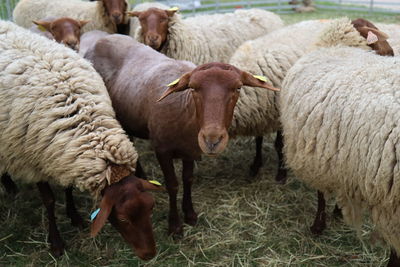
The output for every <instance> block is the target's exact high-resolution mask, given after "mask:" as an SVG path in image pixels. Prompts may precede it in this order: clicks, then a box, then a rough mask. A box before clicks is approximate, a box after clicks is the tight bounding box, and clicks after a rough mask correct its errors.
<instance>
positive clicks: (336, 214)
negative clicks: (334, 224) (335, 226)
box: [333, 204, 343, 219]
mask: <svg viewBox="0 0 400 267" xmlns="http://www.w3.org/2000/svg"><path fill="white" fill-rule="evenodd" d="M333 217H334V218H336V219H341V218H343V214H342V210H341V209H340V208H339V206H338V205H337V204H336V205H335V208H334V210H333Z"/></svg>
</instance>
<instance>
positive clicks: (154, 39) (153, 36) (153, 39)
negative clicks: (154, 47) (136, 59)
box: [149, 35, 158, 43]
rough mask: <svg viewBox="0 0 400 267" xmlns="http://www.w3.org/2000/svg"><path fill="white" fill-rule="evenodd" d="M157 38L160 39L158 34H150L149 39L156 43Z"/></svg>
mask: <svg viewBox="0 0 400 267" xmlns="http://www.w3.org/2000/svg"><path fill="white" fill-rule="evenodd" d="M157 40H158V36H157V35H150V36H149V41H150V42H153V43H155V42H157Z"/></svg>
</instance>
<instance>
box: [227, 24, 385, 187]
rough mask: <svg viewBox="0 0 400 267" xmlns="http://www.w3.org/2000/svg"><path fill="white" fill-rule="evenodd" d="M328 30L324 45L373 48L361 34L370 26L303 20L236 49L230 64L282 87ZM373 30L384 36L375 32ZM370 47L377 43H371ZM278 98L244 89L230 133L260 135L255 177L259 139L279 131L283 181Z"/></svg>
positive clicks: (258, 159)
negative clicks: (295, 64) (295, 66)
mask: <svg viewBox="0 0 400 267" xmlns="http://www.w3.org/2000/svg"><path fill="white" fill-rule="evenodd" d="M331 25H332V26H331ZM325 29H327V33H326V34H325V35H326V36H325V37H324V42H325V43H336V44H339V43H340V42H341V43H342V44H345V45H349V46H357V47H361V48H363V49H367V50H370V49H372V47H370V46H369V45H368V43H367V40H366V38H364V37H363V36H362V35H361V31H363V32H365V30H367V27H365V28H364V27H355V26H354V25H353V24H352V22H351V20H350V19H348V18H341V19H335V20H331V21H329V20H313V21H302V22H300V23H296V24H294V25H288V26H286V27H284V28H282V29H279V30H276V31H274V32H272V33H269V34H267V35H265V36H263V37H260V38H258V39H255V40H251V41H247V42H245V43H244V44H243V45H241V46H240V47H239V48H238V49H237V50H236V52H235V53H234V55H233V56H232V58H231V59H230V61H229V63H230V64H232V65H234V66H237V67H239V68H241V69H243V70H245V71H248V72H251V73H254V74H257V75H265V76H266V77H268V78H269V79H270V81H271V82H272V84H273V85H274V86H276V87H281V85H282V81H283V79H284V78H285V76H286V73H287V71H288V70H289V69H290V68H291V67H292V66H293V64H294V63H295V62H296V61H297V60H298V59H299V58H301V57H302V56H303V55H305V54H307V53H309V52H311V51H313V50H315V49H316V48H317V46H316V45H315V43H316V42H317V41H318V40H319V35H320V34H321V33H322V32H323V31H324V30H325ZM328 30H329V31H328ZM371 31H373V32H375V33H376V34H378V35H382V33H378V32H377V31H376V30H375V29H372V30H371ZM367 33H368V31H367ZM379 42H380V43H381V46H382V47H384V48H385V49H386V50H387V47H386V46H384V45H385V43H386V44H387V42H386V41H385V40H379ZM371 45H374V44H372V43H371ZM374 49H377V47H374ZM377 53H385V51H383V50H377ZM278 98H279V93H273V92H268V91H264V90H260V89H257V88H247V87H244V88H243V89H242V90H241V97H240V98H239V100H238V103H237V105H236V108H235V112H234V117H233V122H232V127H231V129H230V132H231V133H232V134H233V135H239V136H240V135H244V136H259V137H257V139H256V140H257V141H258V142H257V152H256V157H255V158H254V162H253V164H252V166H251V174H253V175H255V174H257V173H258V170H259V168H260V167H261V164H262V159H261V143H262V137H260V136H263V135H266V134H270V133H272V132H276V131H278V132H277V139H276V142H275V145H276V146H275V147H276V150H277V152H278V156H279V169H278V173H277V176H276V179H277V180H278V181H281V182H284V180H285V177H286V170H285V169H284V166H283V161H282V160H283V154H282V153H281V147H282V138H281V136H280V134H279V133H280V132H279V129H280V123H279V110H278V107H277V100H278Z"/></svg>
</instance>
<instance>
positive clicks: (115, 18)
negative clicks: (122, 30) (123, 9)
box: [112, 13, 122, 24]
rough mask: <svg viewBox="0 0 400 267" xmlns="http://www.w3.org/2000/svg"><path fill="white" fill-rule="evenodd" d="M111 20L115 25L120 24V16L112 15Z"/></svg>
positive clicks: (117, 14)
mask: <svg viewBox="0 0 400 267" xmlns="http://www.w3.org/2000/svg"><path fill="white" fill-rule="evenodd" d="M112 17H113V20H114V23H115V24H120V23H121V21H122V15H121V14H119V13H114V14H112Z"/></svg>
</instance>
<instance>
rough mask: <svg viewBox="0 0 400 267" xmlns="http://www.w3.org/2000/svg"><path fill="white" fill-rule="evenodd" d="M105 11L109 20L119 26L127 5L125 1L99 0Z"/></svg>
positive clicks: (122, 20)
mask: <svg viewBox="0 0 400 267" xmlns="http://www.w3.org/2000/svg"><path fill="white" fill-rule="evenodd" d="M101 1H103V5H104V7H105V9H106V12H107V14H108V16H109V17H110V20H111V21H112V22H113V23H114V24H115V25H119V24H122V23H123V22H124V17H125V12H126V11H127V8H128V6H127V3H126V1H125V0H101Z"/></svg>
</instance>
